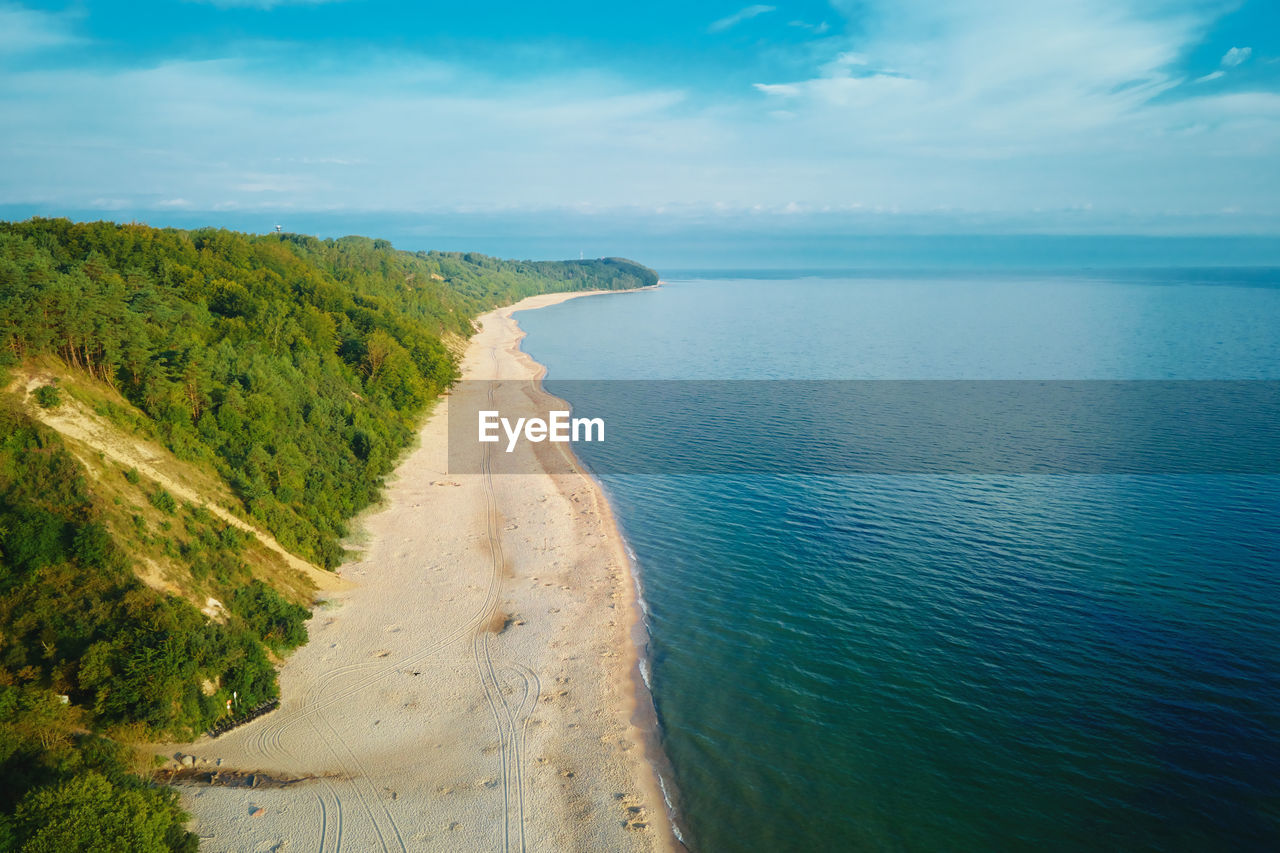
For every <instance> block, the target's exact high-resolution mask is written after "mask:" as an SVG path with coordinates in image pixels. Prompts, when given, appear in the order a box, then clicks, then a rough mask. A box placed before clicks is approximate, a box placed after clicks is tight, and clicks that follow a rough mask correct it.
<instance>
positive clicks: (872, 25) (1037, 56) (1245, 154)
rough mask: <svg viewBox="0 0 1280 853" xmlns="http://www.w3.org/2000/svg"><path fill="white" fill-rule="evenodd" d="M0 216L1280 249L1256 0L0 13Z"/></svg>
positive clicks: (1270, 113) (371, 2)
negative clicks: (1145, 241) (588, 225)
mask: <svg viewBox="0 0 1280 853" xmlns="http://www.w3.org/2000/svg"><path fill="white" fill-rule="evenodd" d="M0 122H2V124H0V126H2V127H3V130H4V132H3V133H2V134H0V157H2V158H3V160H4V162H5V164H6V166H5V168H4V169H3V171H0V212H4V213H5V214H6V215H8V216H10V217H12V216H14V215H27V213H28V212H40V213H56V212H60V211H64V210H65V211H68V212H71V211H76V212H82V211H90V212H92V211H101V212H102V215H103V216H104V217H114V218H121V217H122V216H123V215H124V214H126V213H127V214H128V215H130V216H140V217H142V218H146V217H147V216H150V217H151V218H158V219H164V218H165V217H169V218H173V219H181V218H183V217H188V218H199V217H200V216H203V217H204V218H205V219H207V220H209V219H216V217H217V216H218V215H224V216H226V217H227V218H228V221H237V222H239V221H244V217H246V216H249V215H260V216H263V217H273V218H280V219H285V220H286V221H287V220H288V217H290V216H293V217H295V218H297V217H303V216H321V215H323V216H329V217H336V218H338V219H341V218H342V217H343V216H350V217H351V218H353V219H358V218H360V217H364V218H365V219H366V220H367V219H368V217H369V216H371V215H375V214H378V215H393V216H397V217H401V218H404V217H413V216H419V215H420V216H421V217H422V219H423V221H424V222H426V221H432V218H433V217H434V218H437V219H438V218H440V217H467V216H470V217H476V218H480V219H484V220H485V221H498V220H502V221H504V222H510V221H517V220H521V217H524V220H522V221H535V220H536V219H537V218H539V217H541V218H543V219H544V220H545V221H553V222H561V223H563V222H565V221H571V220H573V219H574V218H575V217H576V218H577V219H579V220H584V221H585V220H586V219H591V220H592V221H593V222H596V223H599V222H601V221H607V222H614V223H616V224H617V227H624V226H626V227H630V226H627V223H632V224H634V223H648V224H647V225H643V226H641V225H637V226H635V227H645V228H650V229H652V227H654V226H653V222H655V221H659V220H660V221H661V222H663V223H665V225H664V226H663V227H671V223H675V224H676V227H679V226H680V225H681V224H688V225H689V226H690V227H716V228H729V229H731V228H732V227H733V226H734V223H747V224H748V225H750V226H751V227H765V225H767V226H768V227H770V228H777V229H780V230H783V231H785V230H786V229H798V230H813V229H817V230H822V229H827V230H829V231H840V230H842V229H844V230H849V231H861V232H881V233H897V232H942V233H963V232H966V231H973V230H979V231H986V232H1000V231H1011V232H1018V231H1035V232H1044V233H1126V232H1132V233H1152V234H1161V233H1167V234H1184V233H1204V234H1252V235H1276V234H1278V233H1280V4H1277V3H1276V2H1274V0H1265V2H1259V0H1247V1H1246V2H1205V0H1037V2H1025V0H970V2H943V0H896V1H895V2H882V0H866V1H865V2H851V1H850V0H836V2H829V3H828V2H815V1H814V0H805V2H795V3H791V2H784V0H775V2H772V3H761V4H749V3H748V4H744V3H741V2H727V3H721V2H694V3H690V2H679V3H677V2H667V0H654V1H653V2H649V3H646V4H628V3H617V4H612V3H600V2H598V0H597V2H591V3H587V2H570V3H555V4H538V3H529V2H520V3H505V2H492V3H488V4H475V3H465V4H464V3H443V2H430V3H428V2H414V3H389V2H380V0H347V1H346V2H342V1H341V0H334V1H333V2H271V0H261V2H238V1H237V0H221V2H194V0H193V1H192V2H163V3H162V2H148V1H147V0H134V1H133V2H78V3H15V2H7V1H6V0H0Z"/></svg>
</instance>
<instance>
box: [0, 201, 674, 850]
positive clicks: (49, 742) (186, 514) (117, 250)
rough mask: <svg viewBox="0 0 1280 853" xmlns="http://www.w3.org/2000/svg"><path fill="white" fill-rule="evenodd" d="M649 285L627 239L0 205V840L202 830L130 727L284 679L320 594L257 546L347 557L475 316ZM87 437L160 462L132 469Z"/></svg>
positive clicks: (652, 276)
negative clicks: (268, 229) (145, 759)
mask: <svg viewBox="0 0 1280 853" xmlns="http://www.w3.org/2000/svg"><path fill="white" fill-rule="evenodd" d="M656 281H657V275H656V273H654V272H653V271H652V270H649V269H647V268H645V267H643V266H640V265H639V264H636V263H633V262H631V261H626V260H621V259H604V260H590V261H566V262H527V261H502V260H497V259H495V258H490V257H485V256H482V255H475V254H454V253H439V252H418V253H409V252H402V251H396V250H395V249H393V248H392V247H391V246H390V244H388V243H386V242H385V241H380V240H371V239H367V238H363V237H346V238H342V239H339V240H319V239H316V238H312V237H305V236H299V235H293V234H273V235H267V236H254V235H246V234H238V233H233V232H229V231H222V230H212V229H210V230H199V231H178V230H170V229H164V230H162V229H155V228H150V227H147V226H142V225H116V224H112V223H103V222H99V223H88V224H74V223H71V222H69V221H67V220H31V221H27V222H21V223H0V385H3V387H4V388H5V389H6V391H5V393H4V395H3V399H0V849H6V848H11V849H32V850H37V849H40V850H43V849H77V844H78V839H79V836H78V835H77V833H79V832H82V831H83V830H84V827H92V826H93V825H94V824H95V821H97V822H99V823H100V822H101V821H115V822H116V824H119V823H120V821H121V820H124V823H125V824H127V826H125V825H120V826H118V827H117V831H118V832H120V833H124V835H122V837H127V838H129V839H130V841H129V844H128V845H127V846H126V847H125V848H122V849H139V850H152V849H154V850H168V849H188V848H189V847H190V846H192V845H193V843H194V839H193V837H192V836H190V835H189V834H186V833H185V832H183V831H182V830H181V828H180V825H179V823H180V814H179V812H178V811H177V808H176V806H175V804H174V802H173V799H172V797H171V796H170V795H169V794H168V792H167V791H165V790H163V789H158V788H154V787H152V786H149V785H148V784H147V782H146V779H145V775H146V774H145V767H144V766H143V765H140V764H138V762H137V760H136V757H135V756H133V755H132V754H131V752H130V750H129V749H128V747H127V743H128V742H129V741H133V740H142V739H147V738H150V739H156V738H159V737H161V736H175V737H185V736H189V735H191V734H194V733H195V732H197V731H199V730H201V729H203V728H207V727H209V726H211V725H214V724H217V723H219V722H225V719H226V717H227V715H228V712H227V701H228V700H229V699H230V698H231V697H232V695H233V694H234V695H235V696H236V697H237V702H238V703H239V707H240V708H247V707H252V706H254V705H256V704H259V703H261V702H264V701H269V700H271V699H272V698H274V697H275V696H276V683H275V672H274V668H273V666H272V663H271V659H272V656H273V655H274V654H281V653H284V652H285V651H287V650H288V649H290V648H293V647H295V646H296V645H298V644H299V643H301V642H303V641H304V640H305V637H306V629H305V621H306V619H307V618H308V616H309V612H308V610H307V609H306V607H305V605H308V604H310V601H309V598H310V592H309V588H308V586H307V584H306V583H305V578H303V579H302V580H299V578H300V577H302V576H299V575H297V573H292V574H291V573H289V572H288V570H287V567H286V566H285V564H284V563H283V562H281V560H280V558H279V556H277V555H275V554H273V552H271V550H270V549H269V548H266V547H264V544H263V543H267V544H272V545H273V542H272V539H274V541H276V542H278V543H279V544H280V545H282V546H283V547H284V549H287V551H289V552H292V554H294V555H297V556H298V557H301V558H303V559H305V560H308V561H310V562H312V563H314V564H316V565H318V566H321V567H324V568H327V569H332V568H334V567H336V566H337V565H338V564H339V563H341V562H342V559H343V549H342V546H341V544H340V541H341V539H342V537H343V536H344V535H345V534H346V532H347V527H346V525H347V523H348V521H349V520H350V518H351V517H352V516H353V515H354V514H355V513H357V512H358V511H360V510H361V509H362V508H364V507H366V506H368V505H369V504H370V503H371V502H372V501H374V500H375V499H376V497H377V494H378V490H379V488H380V486H381V484H382V480H383V477H384V476H385V475H386V474H387V473H388V472H389V471H390V470H391V468H392V466H393V464H394V462H395V460H396V458H397V456H398V454H399V453H400V452H401V451H402V450H403V449H404V448H405V447H406V446H407V445H408V443H409V442H410V441H411V439H412V436H413V433H414V430H415V426H416V425H417V423H418V422H419V421H420V420H421V418H422V416H423V414H424V412H425V411H426V409H427V407H428V405H429V403H430V401H431V400H433V399H434V398H435V397H436V396H437V395H438V394H439V393H440V392H441V391H443V390H444V389H446V388H447V387H448V385H449V384H450V383H451V382H452V381H453V380H454V379H455V377H456V375H457V365H456V359H457V356H456V353H457V352H458V350H459V345H460V344H461V342H462V341H463V340H464V339H465V338H466V337H467V336H468V335H469V334H470V333H471V331H472V320H473V318H474V317H475V316H476V315H477V314H478V313H480V312H482V311H484V310H486V309H489V308H492V307H496V306H498V305H501V304H506V303H510V302H513V301H516V300H517V299H519V298H521V297H524V296H528V295H532V294H536V293H542V292H550V291H560V290H585V289H623V288H630V287H638V286H645V285H650V284H653V283H655V282H656ZM64 423H66V424H70V425H72V426H76V425H79V426H80V427H83V428H82V429H71V428H70V427H68V428H65V429H64V428H62V427H61V425H62V424H64ZM103 435H109V436H115V437H116V439H117V440H118V441H117V443H123V444H126V445H128V444H132V443H133V442H137V443H138V445H139V446H143V445H145V446H154V447H156V448H159V450H158V451H157V452H156V453H154V454H152V455H153V456H155V457H157V458H158V457H163V459H161V460H160V461H157V462H156V463H155V465H147V466H143V470H142V471H141V472H140V471H139V468H138V467H136V466H131V465H128V464H126V463H125V462H122V461H121V460H122V459H128V458H132V457H129V456H127V453H125V451H121V453H122V454H125V455H120V454H116V455H113V454H112V453H111V452H110V449H109V448H107V449H104V445H103V444H102V443H101V442H103V441H106V439H102V438H101V436H103ZM86 436H93V437H92V438H87V437H86ZM165 472H169V473H170V474H172V480H170V479H169V478H168V477H166V476H165ZM174 484H182V486H181V488H182V490H181V491H176V493H175V490H176V489H178V488H179V487H178V486H177V485H174ZM166 486H168V488H166ZM442 523H445V522H444V520H442ZM144 581H145V582H144ZM202 611H203V612H202ZM60 696H61V697H64V698H59V697H60ZM235 713H237V710H236V709H233V711H232V712H231V714H232V716H234V714H235ZM140 771H141V772H142V775H139V772H140ZM120 815H126V816H128V817H127V818H121V817H120ZM113 816H114V817H113ZM112 825H115V824H112ZM130 833H132V834H130Z"/></svg>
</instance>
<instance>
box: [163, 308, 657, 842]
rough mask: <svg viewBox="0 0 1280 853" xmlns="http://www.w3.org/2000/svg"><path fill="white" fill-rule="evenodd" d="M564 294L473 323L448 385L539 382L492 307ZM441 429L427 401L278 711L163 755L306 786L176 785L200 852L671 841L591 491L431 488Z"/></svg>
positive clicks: (617, 584) (625, 604) (616, 561)
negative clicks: (639, 722)
mask: <svg viewBox="0 0 1280 853" xmlns="http://www.w3.org/2000/svg"><path fill="white" fill-rule="evenodd" d="M566 298H569V297H568V295H565V294H557V295H548V296H540V297H535V298H533V299H528V300H525V301H524V302H522V303H520V304H519V305H518V306H515V307H514V308H506V309H502V310H499V311H496V312H493V313H490V314H487V315H485V316H484V317H482V318H481V321H480V322H481V325H482V331H481V332H480V333H479V334H477V335H476V337H475V338H474V339H473V341H472V342H471V345H470V347H469V348H468V350H467V353H466V356H465V359H464V362H463V369H464V376H465V377H466V378H472V379H487V378H534V377H536V376H537V375H539V367H538V365H536V364H535V363H534V362H532V361H531V360H530V359H529V358H528V357H527V356H525V355H524V354H523V353H520V352H518V349H517V347H518V341H519V338H520V336H521V333H520V331H519V329H518V327H517V326H516V324H515V321H514V320H513V319H512V318H511V313H512V311H513V310H517V309H527V308H533V307H541V306H543V305H548V304H552V303H554V302H558V301H561V300H563V299H566ZM463 393H466V392H465V391H464V392H463ZM519 405H520V401H518V400H516V399H511V400H503V401H501V406H502V409H503V413H504V414H507V412H508V411H512V410H514V409H515V408H517V407H518V406H519ZM524 405H526V406H527V405H529V402H528V401H527V400H526V401H525V403H524ZM516 414H519V412H516ZM446 423H447V422H446V405H445V404H442V405H441V407H440V409H439V410H438V411H437V412H436V413H435V414H434V415H433V416H432V417H431V419H430V421H429V422H428V423H427V424H426V425H425V427H424V428H423V429H422V433H421V444H420V447H419V449H417V450H416V451H414V452H413V453H412V455H410V456H409V457H408V458H407V459H406V460H405V461H404V463H403V464H402V466H401V467H400V469H399V470H398V472H397V476H396V479H395V481H394V483H393V484H392V485H391V486H390V488H389V489H388V493H387V501H386V504H385V506H384V508H382V509H380V510H378V511H377V512H376V513H374V514H372V515H370V516H369V517H368V518H367V520H366V524H365V526H366V529H367V533H368V544H367V548H366V550H365V552H364V554H363V558H362V559H361V560H359V561H358V562H353V563H348V564H347V565H345V566H343V568H342V570H341V574H342V575H343V576H344V577H345V578H346V579H347V580H349V581H351V582H352V586H351V588H350V589H349V590H346V591H342V592H339V593H336V594H335V595H334V597H333V598H332V604H331V605H329V606H326V607H322V608H321V609H319V610H317V612H316V615H315V617H314V619H313V620H312V623H311V642H310V643H309V644H308V645H307V646H305V647H304V648H302V649H301V650H299V651H298V652H297V653H296V654H294V656H293V657H292V658H291V659H290V660H289V661H288V663H287V665H286V666H285V668H284V670H283V673H282V676H281V683H282V688H283V692H284V702H283V704H282V706H281V708H280V710H278V711H276V712H275V713H273V714H270V715H268V716H267V717H265V718H263V719H261V720H259V721H256V722H254V723H251V724H249V725H247V726H244V727H242V728H240V729H237V730H235V731H233V732H231V733H229V734H227V735H224V736H222V737H221V738H218V739H217V740H212V741H211V740H208V739H202V740H201V741H200V742H199V743H197V744H193V745H189V746H186V747H177V749H181V750H182V751H184V752H187V753H194V754H195V755H197V756H199V757H200V758H202V759H204V760H207V761H208V762H209V763H210V764H214V763H216V760H217V759H221V760H222V766H223V767H224V768H228V767H234V768H239V769H244V770H258V771H266V772H275V773H283V774H291V775H294V776H319V777H323V778H320V779H317V780H313V781H307V782H303V783H300V784H297V785H293V786H291V787H287V788H278V789H261V788H259V789H249V788H225V787H183V788H182V789H181V790H182V792H183V800H184V803H185V804H186V806H187V808H188V809H189V810H190V811H191V812H192V813H193V814H194V815H195V821H194V824H193V829H194V830H195V831H196V832H197V833H198V834H199V835H200V836H201V837H202V839H203V841H202V848H203V849H206V850H211V851H219V850H227V851H231V850H234V851H251V850H274V849H288V850H317V851H322V853H325V852H326V851H336V850H339V849H342V850H349V851H370V850H525V849H527V850H535V849H538V850H548V851H551V850H556V851H558V850H574V849H579V850H651V849H665V848H668V847H670V846H671V836H670V830H669V828H668V826H667V822H666V819H665V814H664V810H663V805H662V801H661V799H660V796H659V794H658V792H657V789H656V784H655V780H654V776H653V774H652V772H651V770H650V769H649V766H648V764H647V762H646V761H645V757H644V750H643V747H642V745H641V736H640V734H639V732H638V731H637V730H636V729H635V728H634V727H633V726H632V724H631V723H630V717H631V713H632V706H633V704H634V697H635V693H634V682H633V680H632V673H633V668H634V664H635V657H634V650H633V646H632V644H631V639H630V630H631V627H632V625H633V623H634V620H635V616H634V603H633V596H634V591H633V586H632V582H631V579H630V576H629V570H628V564H627V560H626V557H625V555H624V553H623V549H622V546H621V541H620V539H619V538H618V535H617V531H616V529H615V528H614V525H613V521H612V518H611V517H610V515H609V511H608V507H607V505H606V504H605V502H604V499H603V497H602V496H601V494H600V493H599V490H598V488H597V487H596V486H595V485H594V483H592V482H591V481H590V480H589V479H588V478H587V477H585V476H583V475H581V474H565V475H556V476H552V475H548V474H545V473H543V474H536V475H522V476H497V477H486V476H484V475H480V474H476V475H465V476H450V475H447V474H446V473H445V472H446V467H447V466H446V456H445V453H446V440H445V439H446ZM543 447H546V445H543ZM504 626H505V627H504Z"/></svg>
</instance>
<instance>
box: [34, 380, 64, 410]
mask: <svg viewBox="0 0 1280 853" xmlns="http://www.w3.org/2000/svg"><path fill="white" fill-rule="evenodd" d="M35 398H36V402H37V403H39V404H40V408H42V409H56V408H57V407H58V406H59V404H61V403H62V393H61V392H60V391H58V386H56V385H41V386H40V387H39V388H37V389H36V393H35Z"/></svg>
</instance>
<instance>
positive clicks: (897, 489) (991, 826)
mask: <svg viewBox="0 0 1280 853" xmlns="http://www.w3.org/2000/svg"><path fill="white" fill-rule="evenodd" d="M519 320H520V322H521V325H522V326H523V327H524V328H525V329H527V330H528V331H529V337H528V338H527V339H526V342H525V344H526V349H527V350H528V351H529V352H530V353H531V354H532V355H533V356H534V357H535V358H537V359H538V360H539V361H541V362H543V363H544V364H547V365H548V367H549V371H550V373H549V378H548V387H549V388H550V389H551V390H553V391H555V380H556V379H561V380H564V379H582V378H644V379H654V378H701V379H706V378H735V379H761V378H771V379H786V378H803V379H817V378H823V379H830V378H841V379H1277V378H1280V275H1277V274H1276V273H1274V272H1272V271H1243V272H1241V271H1235V272H1220V271H1219V272H1215V271H1177V272H1163V273H1160V272H1149V273H1143V274H1140V275H1139V274H1134V275H1116V274H1112V275H1110V276H1108V277H1106V278H1102V277H1099V276H1098V275H1097V274H1094V275H1080V276H1058V277H1053V278H1024V277H1018V276H1013V275H1000V276H993V277H978V276H972V275H932V276H919V275H912V276H875V277H873V276H869V275H868V276H863V277H860V278H844V279H797V278H785V277H778V278H774V279H771V280H733V279H722V280H699V281H677V282H673V283H672V284H670V285H669V286H668V287H666V288H663V289H660V290H658V291H655V292H647V293H637V294H623V295H611V296H606V297H597V298H590V299H581V300H574V301H571V302H568V303H564V304H563V305H560V306H555V307H553V308H548V309H543V310H540V311H536V312H529V313H524V314H521V315H519ZM566 387H570V386H566ZM570 401H571V402H572V396H571V395H570ZM662 448H663V445H662V444H661V443H658V444H656V445H655V444H654V443H652V442H651V443H648V444H646V445H645V450H644V452H645V453H650V454H661V453H663V452H669V453H671V454H672V455H673V456H675V455H679V454H680V453H684V452H687V451H688V448H685V447H675V446H669V447H668V448H667V450H666V451H664V450H663V449H662ZM579 452H580V454H581V455H582V456H583V457H584V459H585V460H586V461H587V463H588V464H591V461H592V457H591V448H590V447H589V446H587V445H583V446H582V447H580V448H579ZM649 470H661V464H656V465H654V466H652V467H650V468H649ZM602 479H603V480H604V484H605V487H606V489H607V490H608V492H609V495H610V498H611V500H612V502H613V504H614V506H615V508H616V510H617V513H618V517H619V521H620V523H621V525H622V527H623V529H624V532H625V533H626V535H627V538H628V540H629V542H630V544H631V545H632V547H633V548H634V550H635V553H636V558H637V563H638V567H639V574H640V578H641V581H642V584H643V594H644V602H645V606H646V610H647V618H648V625H649V629H650V633H651V649H650V652H651V660H650V669H651V672H650V681H651V685H652V689H653V693H654V699H655V703H656V706H657V709H658V713H659V718H660V722H661V726H662V735H663V743H664V746H665V748H666V751H667V754H668V757H669V759H670V761H671V764H672V768H673V773H674V777H675V783H676V787H677V789H678V792H679V801H678V808H679V815H680V821H681V826H682V829H683V831H684V834H685V836H686V838H687V840H688V841H689V843H690V845H691V846H693V847H694V848H696V849H702V850H939V851H942V850H1021V849H1027V850H1031V849H1036V850H1081V849H1085V850H1094V849H1159V850H1220V849H1221V850H1228V849H1234V850H1241V849H1245V850H1248V849H1259V850H1262V849H1280V591H1278V590H1277V580H1278V578H1280V482H1277V480H1278V479H1280V478H1277V477H1275V476H1249V475H1230V476H1228V475H1096V476H1084V475H1066V476H1027V475H1007V476H956V475H932V476H926V475H911V476H905V475H904V476H890V475H875V476H873V475H859V476H836V477H816V478H815V477H804V478H801V477H790V476H776V475H763V474H742V475H720V476H714V477H713V476H689V475H682V476H675V475H665V476H664V475H608V474H606V475H603V476H602Z"/></svg>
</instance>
